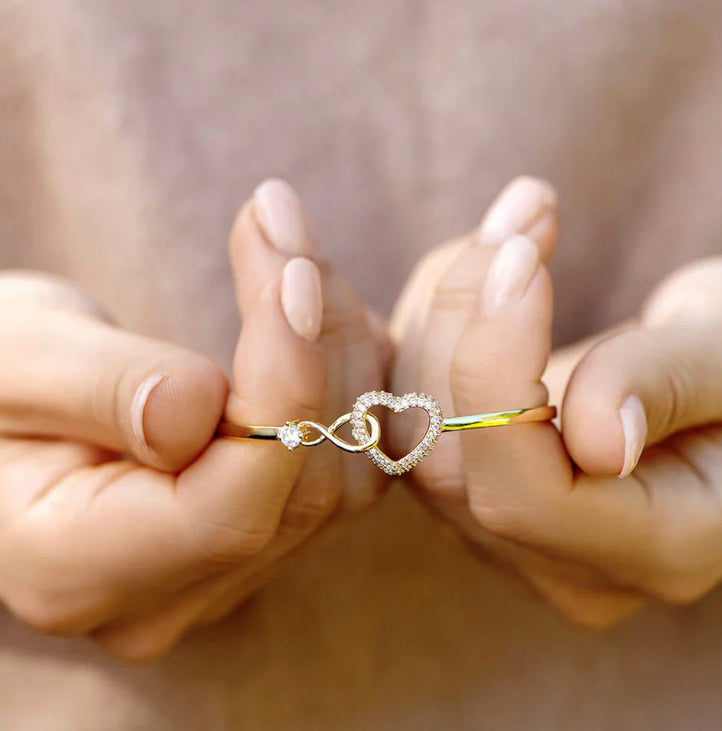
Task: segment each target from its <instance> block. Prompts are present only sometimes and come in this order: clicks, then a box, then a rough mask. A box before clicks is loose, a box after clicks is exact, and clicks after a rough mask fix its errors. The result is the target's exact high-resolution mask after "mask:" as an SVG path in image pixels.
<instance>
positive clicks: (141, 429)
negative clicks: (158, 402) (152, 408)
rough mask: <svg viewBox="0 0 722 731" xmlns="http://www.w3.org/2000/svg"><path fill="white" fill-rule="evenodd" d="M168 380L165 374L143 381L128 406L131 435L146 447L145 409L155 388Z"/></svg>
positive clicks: (155, 374) (155, 375)
mask: <svg viewBox="0 0 722 731" xmlns="http://www.w3.org/2000/svg"><path fill="white" fill-rule="evenodd" d="M166 378H168V374H167V373H154V374H153V375H152V376H148V378H146V379H145V381H143V382H142V383H141V384H140V386H138V389H137V390H136V392H135V395H134V396H133V402H132V403H131V405H130V426H131V428H132V429H133V435H134V436H135V438H136V439H137V440H138V442H139V443H140V444H141V445H142V446H144V447H147V446H148V439H147V438H146V435H145V424H144V421H145V407H146V405H147V404H148V399H149V398H150V395H151V393H152V392H153V390H154V389H155V387H156V386H158V385H160V384H161V383H162V382H163V381H165V380H166Z"/></svg>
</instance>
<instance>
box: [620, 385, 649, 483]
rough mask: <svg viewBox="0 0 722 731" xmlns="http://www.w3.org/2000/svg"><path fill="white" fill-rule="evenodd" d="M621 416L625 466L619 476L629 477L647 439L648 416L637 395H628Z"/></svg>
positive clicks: (622, 406)
mask: <svg viewBox="0 0 722 731" xmlns="http://www.w3.org/2000/svg"><path fill="white" fill-rule="evenodd" d="M619 418H620V419H621V421H622V431H623V432H624V466H623V467H622V471H621V472H620V473H619V477H627V476H628V475H630V474H632V470H633V469H634V468H635V467H636V466H637V462H639V458H640V456H641V454H642V450H643V449H644V445H645V442H646V441H647V416H646V414H645V413H644V406H643V405H642V402H641V401H640V400H639V398H638V397H637V396H635V395H634V394H632V395H631V396H627V398H626V399H625V400H624V403H623V404H622V405H621V406H620V407H619Z"/></svg>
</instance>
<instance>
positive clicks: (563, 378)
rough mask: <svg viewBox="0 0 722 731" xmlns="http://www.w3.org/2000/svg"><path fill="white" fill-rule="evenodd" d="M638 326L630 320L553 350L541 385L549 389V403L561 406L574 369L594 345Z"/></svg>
mask: <svg viewBox="0 0 722 731" xmlns="http://www.w3.org/2000/svg"><path fill="white" fill-rule="evenodd" d="M638 326H639V323H638V321H637V320H634V319H630V320H625V321H624V322H621V323H620V324H619V325H616V326H615V327H612V328H609V329H608V330H603V331H602V332H599V333H595V334H594V335H590V336H589V337H587V338H583V339H582V340H579V341H577V342H575V343H571V344H570V345H566V346H564V347H562V348H557V349H556V350H554V351H553V352H552V354H551V356H550V357H549V363H547V368H546V370H545V371H544V375H543V377H542V381H543V383H544V384H545V385H546V387H547V389H549V403H551V404H561V403H562V401H563V399H564V394H565V392H566V390H567V386H568V384H569V379H570V378H571V376H572V373H573V372H574V369H575V368H576V367H577V365H578V364H579V363H580V362H581V361H582V359H583V358H584V356H585V355H586V354H587V353H588V352H589V351H590V350H591V349H592V348H593V347H594V346H596V345H598V344H599V343H601V342H603V341H604V340H607V339H608V338H611V337H613V336H614V335H618V334H620V333H623V332H626V331H627V330H632V329H634V328H636V327H638Z"/></svg>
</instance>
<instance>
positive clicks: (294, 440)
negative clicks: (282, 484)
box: [278, 424, 303, 449]
mask: <svg viewBox="0 0 722 731" xmlns="http://www.w3.org/2000/svg"><path fill="white" fill-rule="evenodd" d="M278 438H279V440H280V441H281V444H283V446H284V447H286V449H296V447H298V446H299V445H300V444H301V442H302V441H303V434H302V433H301V429H300V428H299V426H298V425H297V424H286V425H285V426H282V427H281V430H280V431H279V432H278Z"/></svg>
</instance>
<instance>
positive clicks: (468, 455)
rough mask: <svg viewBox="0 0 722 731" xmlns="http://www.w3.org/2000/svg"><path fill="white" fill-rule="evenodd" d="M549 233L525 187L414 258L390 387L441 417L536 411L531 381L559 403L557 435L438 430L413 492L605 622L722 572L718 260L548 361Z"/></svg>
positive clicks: (575, 610) (521, 428)
mask: <svg viewBox="0 0 722 731" xmlns="http://www.w3.org/2000/svg"><path fill="white" fill-rule="evenodd" d="M516 234H522V235H521V236H519V235H516ZM555 234H556V209H555V201H554V196H553V193H552V192H551V191H550V190H549V188H548V186H546V185H545V184H543V183H541V182H539V181H534V180H532V179H528V178H525V179H520V180H517V181H515V182H514V183H512V184H511V185H510V186H509V187H508V188H507V189H506V190H505V192H504V193H503V194H502V195H501V196H500V198H499V199H497V201H496V203H495V205H494V206H493V207H492V209H491V211H490V212H489V214H487V216H486V218H485V220H484V222H483V223H482V225H481V228H480V230H479V231H475V232H474V233H473V234H471V235H469V236H468V237H465V238H464V239H462V240H459V241H456V242H452V243H451V244H447V245H446V246H445V247H442V248H440V249H439V250H437V251H435V252H433V253H432V254H431V255H430V256H429V257H427V259H426V260H425V261H423V262H422V263H421V264H420V265H419V267H418V268H417V270H416V272H415V273H414V275H413V276H412V278H411V280H410V283H409V285H408V286H407V289H406V291H405V293H404V295H403V296H402V298H401V300H400V302H399V305H398V308H397V311H396V314H395V318H394V333H395V339H396V340H397V343H398V348H399V355H398V358H397V362H396V367H395V369H394V374H393V389H394V391H395V392H396V393H401V392H404V391H408V390H423V391H425V392H427V393H430V394H433V395H434V396H436V397H437V398H439V399H440V401H441V402H442V406H443V408H444V411H445V413H446V414H448V415H454V414H458V415H461V414H473V413H479V412H487V411H500V410H506V409H513V408H522V407H524V408H527V407H533V406H539V405H542V404H545V403H547V399H548V395H547V388H546V387H545V385H544V383H542V377H543V376H544V379H545V380H546V381H548V382H549V383H550V384H551V385H552V387H553V389H556V390H558V391H559V394H558V397H561V395H562V393H564V392H565V393H564V404H563V412H562V424H563V428H562V432H561V433H560V432H559V431H558V430H557V429H556V427H555V426H554V425H553V424H551V423H541V424H539V423H535V424H523V425H516V426H507V427H502V428H496V429H483V430H479V431H473V432H466V433H464V434H455V435H452V434H446V435H444V436H443V437H442V439H441V440H440V441H439V444H438V445H437V446H436V448H435V450H434V452H433V453H432V455H431V456H430V457H429V458H428V459H427V461H426V462H423V463H422V464H421V465H420V466H419V467H418V468H416V470H415V471H414V473H413V475H412V476H413V478H414V482H413V486H414V489H415V490H416V491H417V492H418V494H419V495H420V496H421V497H422V498H423V499H424V500H425V501H426V502H427V503H429V504H430V505H431V506H432V508H433V509H435V510H436V511H437V512H438V513H440V514H441V515H442V516H444V517H445V518H446V519H448V520H450V521H451V522H453V523H455V524H456V525H457V526H458V527H459V528H460V529H461V532H462V533H463V534H464V535H465V536H466V537H467V538H468V539H469V541H470V543H471V544H472V545H473V546H474V547H476V548H477V549H479V551H480V552H483V553H484V554H485V555H486V556H489V557H491V558H492V559H493V560H494V561H495V562H496V563H498V564H500V565H502V566H504V567H506V568H508V569H510V570H511V571H512V572H513V573H514V574H516V575H517V576H519V577H521V578H522V579H524V580H525V581H526V582H527V583H528V584H530V585H531V586H532V587H533V588H534V589H535V590H536V591H537V592H538V593H540V594H541V595H543V596H544V597H546V598H547V599H548V600H549V601H550V602H551V604H552V605H554V606H555V607H557V608H558V609H559V610H560V611H561V612H562V613H563V614H564V615H565V616H567V617H569V618H571V619H573V620H574V621H577V622H581V623H584V624H587V625H591V626H605V625H607V624H610V623H612V622H614V621H615V620H617V619H619V618H621V617H623V616H625V615H627V614H629V613H631V612H633V611H634V610H635V609H637V608H638V607H640V606H641V605H643V604H644V602H645V601H647V600H649V599H650V598H651V599H656V600H659V601H663V602H670V603H688V602H692V601H694V600H696V599H698V598H699V597H701V596H702V595H703V594H704V593H706V592H707V591H709V590H710V589H711V588H712V587H714V586H715V585H716V584H717V583H718V582H719V581H720V579H721V578H722V501H721V499H720V498H721V497H722V426H720V425H719V423H720V421H722V377H721V374H722V259H713V260H708V261H703V262H699V263H697V264H695V265H693V266H691V267H688V268H685V269H684V270H682V271H680V272H679V273H677V274H676V275H675V276H673V277H672V278H671V279H670V280H668V281H667V282H666V283H664V284H663V285H662V286H661V287H660V288H659V289H658V290H657V291H656V293H655V294H654V295H653V296H652V298H651V299H650V300H649V302H648V305H647V307H646V308H645V311H644V313H643V314H642V315H641V316H640V318H639V320H638V321H632V322H629V323H625V324H624V325H623V326H622V327H621V328H620V329H619V330H618V331H616V332H610V333H607V334H605V335H604V336H600V337H598V338H595V339H593V340H591V341H588V342H586V343H583V344H580V345H579V346H576V347H573V348H570V349H565V350H564V351H563V352H560V353H559V354H557V355H553V356H552V357H551V359H550V358H549V351H550V330H551V319H552V289H551V283H550V279H549V275H548V273H547V270H546V267H545V262H547V261H548V260H549V258H550V257H551V254H552V250H553V247H554V243H555V241H554V240H555ZM502 241H503V242H504V243H503V245H501V247H499V244H502ZM545 370H546V375H545ZM556 398H557V397H556V396H555V399H554V400H555V401H556ZM556 402H557V403H559V402H558V401H556ZM409 440H410V436H409V434H408V433H405V432H403V431H400V430H398V429H397V432H396V434H395V441H396V443H397V444H398V445H402V446H403V447H404V448H408V446H409ZM645 447H646V448H645ZM643 448H645V449H644V452H643V453H642V449H643ZM640 455H641V457H640Z"/></svg>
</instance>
